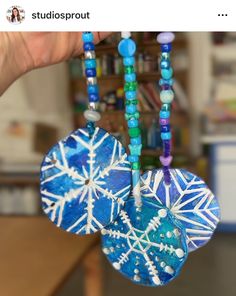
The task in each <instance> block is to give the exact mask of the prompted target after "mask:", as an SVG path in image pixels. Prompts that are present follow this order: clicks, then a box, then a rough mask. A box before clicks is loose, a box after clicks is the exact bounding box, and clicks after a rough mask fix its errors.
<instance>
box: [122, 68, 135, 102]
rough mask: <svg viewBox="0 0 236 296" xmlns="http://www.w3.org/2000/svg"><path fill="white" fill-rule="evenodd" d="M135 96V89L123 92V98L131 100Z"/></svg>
mask: <svg viewBox="0 0 236 296" xmlns="http://www.w3.org/2000/svg"><path fill="white" fill-rule="evenodd" d="M126 75H131V74H126ZM136 97H137V92H136V91H135V90H130V91H126V92H125V98H126V99H127V100H133V99H136Z"/></svg>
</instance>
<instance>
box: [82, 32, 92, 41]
mask: <svg viewBox="0 0 236 296" xmlns="http://www.w3.org/2000/svg"><path fill="white" fill-rule="evenodd" d="M82 40H83V41H84V42H93V40H94V37H93V33H91V32H84V33H83V34H82Z"/></svg>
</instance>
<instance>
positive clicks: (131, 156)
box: [128, 155, 139, 162]
mask: <svg viewBox="0 0 236 296" xmlns="http://www.w3.org/2000/svg"><path fill="white" fill-rule="evenodd" d="M128 161H129V162H137V161H139V157H138V155H129V156H128Z"/></svg>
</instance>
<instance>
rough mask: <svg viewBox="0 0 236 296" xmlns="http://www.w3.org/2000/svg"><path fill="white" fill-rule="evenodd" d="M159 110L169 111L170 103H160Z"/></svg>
mask: <svg viewBox="0 0 236 296" xmlns="http://www.w3.org/2000/svg"><path fill="white" fill-rule="evenodd" d="M161 110H163V111H170V110H171V105H170V104H162V106H161Z"/></svg>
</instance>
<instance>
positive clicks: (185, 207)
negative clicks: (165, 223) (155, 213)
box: [141, 169, 220, 251]
mask: <svg viewBox="0 0 236 296" xmlns="http://www.w3.org/2000/svg"><path fill="white" fill-rule="evenodd" d="M169 170H170V176H171V182H170V184H169V185H166V183H165V181H164V174H163V170H162V169H159V170H153V171H148V172H146V173H145V174H143V176H142V178H141V180H142V183H143V185H142V187H141V194H142V196H144V197H146V198H149V199H151V200H153V201H154V202H155V203H156V204H157V205H159V206H161V207H164V208H167V209H168V210H169V211H170V212H171V214H172V215H173V216H174V218H175V219H176V221H177V222H178V223H179V225H180V226H181V227H182V228H183V229H184V230H185V231H186V236H187V243H188V249H189V251H194V250H195V249H197V248H199V247H201V246H203V245H205V244H206V243H207V242H208V241H209V239H210V238H211V236H212V234H213V232H214V230H215V228H216V226H217V223H218V222H219V217H220V210H219V204H218V201H217V199H216V198H215V196H214V195H213V193H212V192H211V191H210V189H209V188H208V187H207V185H206V184H205V182H204V181H203V180H202V179H200V178H199V177H197V176H195V175H194V174H192V173H190V172H188V171H186V170H184V169H169Z"/></svg>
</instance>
